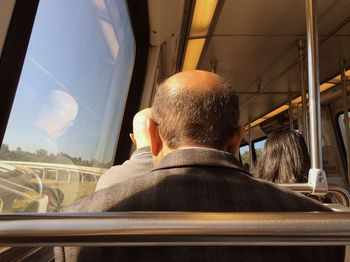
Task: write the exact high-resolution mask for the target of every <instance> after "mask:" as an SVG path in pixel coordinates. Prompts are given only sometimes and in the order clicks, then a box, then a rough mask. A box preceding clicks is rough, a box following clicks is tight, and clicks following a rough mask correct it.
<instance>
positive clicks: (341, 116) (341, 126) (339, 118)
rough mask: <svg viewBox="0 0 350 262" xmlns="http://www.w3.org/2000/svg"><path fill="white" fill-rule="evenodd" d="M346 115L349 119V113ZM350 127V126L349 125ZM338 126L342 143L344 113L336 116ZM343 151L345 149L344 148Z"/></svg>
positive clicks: (343, 137)
mask: <svg viewBox="0 0 350 262" xmlns="http://www.w3.org/2000/svg"><path fill="white" fill-rule="evenodd" d="M348 115H349V117H350V112H348ZM349 125H350V124H349ZM338 126H339V129H340V133H341V138H342V140H343V141H345V124H344V113H342V114H340V115H339V116H338ZM345 150H347V149H346V147H345Z"/></svg>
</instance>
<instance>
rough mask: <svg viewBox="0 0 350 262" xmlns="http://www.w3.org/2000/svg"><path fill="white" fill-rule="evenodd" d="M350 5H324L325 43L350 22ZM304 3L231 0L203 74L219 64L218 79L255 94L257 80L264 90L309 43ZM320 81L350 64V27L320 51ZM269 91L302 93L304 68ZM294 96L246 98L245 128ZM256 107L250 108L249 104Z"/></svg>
mask: <svg viewBox="0 0 350 262" xmlns="http://www.w3.org/2000/svg"><path fill="white" fill-rule="evenodd" d="M349 10H350V1H349V0H337V1H331V0H320V1H319V12H318V18H319V19H318V20H319V32H320V38H322V37H323V36H324V35H325V34H326V33H328V32H329V31H330V30H332V29H333V28H334V27H335V26H336V25H337V24H339V23H340V22H341V21H343V20H344V19H345V18H347V17H348V16H349V15H350V13H349ZM305 31H306V29H305V7H304V1H303V0H283V1H277V0H264V1H261V0H235V1H232V0H226V1H224V5H223V8H222V9H221V13H220V14H219V17H218V20H217V24H216V27H215V29H214V30H213V32H212V36H211V38H209V39H208V40H207V43H206V47H205V49H204V51H203V54H202V56H201V59H200V62H199V65H198V68H199V69H204V70H210V69H211V68H210V61H212V60H216V61H217V73H218V74H219V75H221V76H223V77H224V78H226V79H228V80H229V81H230V82H231V83H232V84H233V85H234V86H235V87H236V89H237V91H238V92H254V91H256V90H257V80H258V79H260V80H261V85H262V86H263V87H264V86H265V85H266V84H267V83H268V82H269V81H270V80H271V79H273V78H274V77H275V76H277V75H278V74H279V73H281V72H282V71H283V70H284V69H285V68H286V67H287V66H288V65H290V64H291V63H292V62H294V61H295V60H296V59H297V57H298V44H297V43H298V40H299V39H305ZM319 52H320V78H321V80H325V79H327V78H329V77H331V76H333V75H334V74H336V73H337V72H339V61H341V60H342V59H347V60H349V62H350V25H349V24H348V25H347V26H345V27H344V28H343V29H342V30H340V31H339V32H337V34H336V35H335V36H333V37H331V38H330V39H329V40H328V41H326V42H325V43H324V44H323V45H322V46H321V47H320V51H319ZM265 90H266V91H279V92H282V91H283V92H291V91H292V92H297V91H300V70H299V65H297V66H295V67H294V68H293V69H292V70H290V71H289V72H288V73H287V74H285V75H284V76H283V77H282V78H280V79H279V80H277V81H274V82H273V83H271V84H270V85H268V86H267V87H266V89H265ZM288 97H289V95H287V94H286V95H278V96H275V95H273V96H272V95H270V96H267V95H263V96H260V97H255V98H254V99H253V100H252V101H251V98H252V96H248V95H242V94H241V95H240V104H241V110H242V112H241V122H242V123H243V124H245V123H247V122H248V121H249V120H254V119H256V118H258V117H260V116H262V115H264V114H266V113H268V112H270V111H271V110H273V109H275V108H276V107H278V106H280V105H281V104H283V103H285V102H287V101H288V100H289V99H288ZM248 101H250V103H249V104H247V102H248Z"/></svg>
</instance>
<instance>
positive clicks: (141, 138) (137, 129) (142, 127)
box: [130, 108, 152, 148]
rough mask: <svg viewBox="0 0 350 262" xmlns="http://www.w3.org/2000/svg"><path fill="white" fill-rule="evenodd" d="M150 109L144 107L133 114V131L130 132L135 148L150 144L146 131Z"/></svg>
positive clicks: (150, 114)
mask: <svg viewBox="0 0 350 262" xmlns="http://www.w3.org/2000/svg"><path fill="white" fill-rule="evenodd" d="M151 116H152V109H151V108H146V109H143V110H141V111H139V112H137V113H136V115H135V116H134V119H133V122H132V126H133V132H134V133H131V134H130V138H131V140H132V142H133V143H134V144H135V146H136V148H141V147H146V146H150V142H149V138H148V132H147V119H149V118H151Z"/></svg>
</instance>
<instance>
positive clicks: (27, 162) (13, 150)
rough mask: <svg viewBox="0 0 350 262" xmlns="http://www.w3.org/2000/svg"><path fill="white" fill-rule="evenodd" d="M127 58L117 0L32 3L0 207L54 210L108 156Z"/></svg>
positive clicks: (107, 162)
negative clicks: (33, 14)
mask: <svg viewBox="0 0 350 262" xmlns="http://www.w3.org/2000/svg"><path fill="white" fill-rule="evenodd" d="M134 57H135V40H134V34H133V31H132V27H131V22H130V20H129V15H128V10H127V6H126V3H125V1H100V0H88V1H86V0H77V1H70V0H61V1H55V0H47V1H40V3H39V7H38V10H37V14H36V18H35V22H34V26H33V30H32V34H31V38H30V42H29V45H28V50H27V54H26V58H25V61H24V64H23V69H22V73H21V77H20V80H19V84H18V88H17V93H16V97H15V101H14V104H13V107H12V111H11V115H10V119H9V122H8V126H7V129H6V133H5V136H4V140H3V144H2V146H1V151H0V160H1V161H0V170H1V172H0V180H1V181H5V180H6V179H8V178H9V177H11V178H12V180H11V182H10V181H8V182H7V183H5V182H4V183H2V182H0V184H1V185H0V203H1V212H2V213H13V212H18V211H28V212H48V211H59V210H60V209H62V207H64V206H65V205H67V204H70V203H71V202H73V201H75V200H77V199H79V198H81V197H83V196H85V195H86V194H89V193H91V192H93V191H94V189H95V185H96V182H97V180H98V177H99V176H100V175H101V174H102V173H103V172H104V171H105V169H106V168H109V167H110V166H111V165H112V163H113V160H114V153H115V150H116V146H117V141H118V135H119V130H120V127H121V122H122V117H123V114H124V107H125V103H126V98H127V95H128V90H129V83H130V79H131V74H132V69H133V63H134Z"/></svg>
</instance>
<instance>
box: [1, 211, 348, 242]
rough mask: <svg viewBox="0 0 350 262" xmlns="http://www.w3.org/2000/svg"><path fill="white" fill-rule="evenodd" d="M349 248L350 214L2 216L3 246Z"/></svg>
mask: <svg viewBox="0 0 350 262" xmlns="http://www.w3.org/2000/svg"><path fill="white" fill-rule="evenodd" d="M349 244H350V214H349V213H332V212H329V213H328V212H319V213H318V212H307V213H305V212H304V213H300V212H279V213H277V212H275V213H273V212H255V213H202V212H119V213H89V214H71V213H67V214H43V215H40V214H16V215H2V216H0V246H52V245H56V246H63V245H69V246H193V245H196V246H230V245H238V246H239V245H249V246H264V245H268V246H271V245H274V246H286V245H287V246H295V245H297V246H302V245H309V246H310V245H317V246H320V245H327V246H328V245H349Z"/></svg>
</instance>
